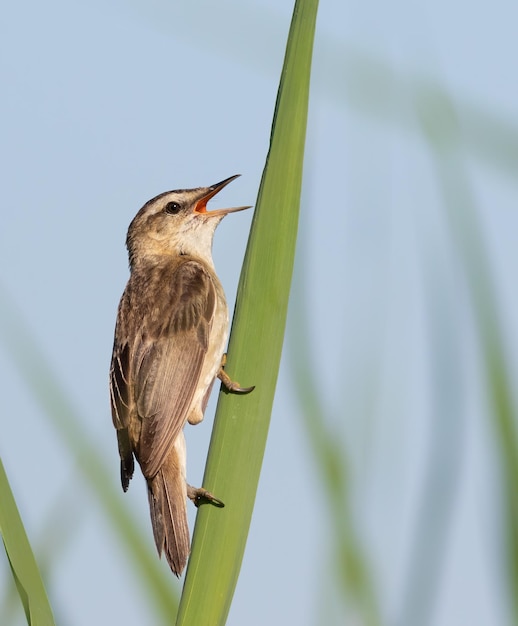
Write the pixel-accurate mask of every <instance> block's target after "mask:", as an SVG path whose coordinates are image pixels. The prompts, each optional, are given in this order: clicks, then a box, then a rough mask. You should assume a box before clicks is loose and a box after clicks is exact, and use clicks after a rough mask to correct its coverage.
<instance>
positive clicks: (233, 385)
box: [218, 354, 255, 393]
mask: <svg viewBox="0 0 518 626" xmlns="http://www.w3.org/2000/svg"><path fill="white" fill-rule="evenodd" d="M226 362H227V355H226V354H224V355H223V356H222V357H221V366H220V368H219V372H218V378H219V379H220V380H221V382H222V383H223V384H224V385H225V387H226V388H227V389H228V390H229V391H233V392H234V393H250V392H251V391H253V390H254V389H255V385H253V386H252V387H241V386H240V385H239V383H238V382H236V381H235V380H232V379H231V378H230V376H229V375H228V374H227V373H226V372H225V370H224V369H223V368H224V367H225V363H226Z"/></svg>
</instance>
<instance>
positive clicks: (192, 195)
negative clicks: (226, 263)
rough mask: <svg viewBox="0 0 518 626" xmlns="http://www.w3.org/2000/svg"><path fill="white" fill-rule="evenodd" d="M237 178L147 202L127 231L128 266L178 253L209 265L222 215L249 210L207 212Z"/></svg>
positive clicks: (172, 192) (171, 193)
mask: <svg viewBox="0 0 518 626" xmlns="http://www.w3.org/2000/svg"><path fill="white" fill-rule="evenodd" d="M237 177H238V175H236V176H231V177H230V178H226V179H225V180H222V181H221V182H220V183H217V184H215V185H211V186H210V187H198V188H196V189H177V190H176V191H166V192H165V193H161V194H160V195H158V196H156V197H155V198H153V199H152V200H149V202H146V204H145V205H144V206H143V207H142V208H141V209H140V211H139V212H138V213H137V215H136V216H135V217H134V219H133V221H132V222H131V224H130V227H129V229H128V236H127V238H126V245H127V247H128V252H129V259H130V266H131V267H132V268H133V267H134V266H135V265H137V264H138V263H141V262H146V260H155V261H156V259H158V258H160V257H167V256H176V255H181V254H188V255H191V256H195V257H199V258H201V259H204V260H206V261H208V262H210V263H212V239H213V236H214V231H215V230H216V226H217V225H218V224H219V223H220V222H221V220H222V219H223V218H224V217H225V215H228V214H229V213H235V212H236V211H243V210H244V209H248V208H250V207H248V206H240V207H233V208H229V209H215V210H212V211H207V203H208V201H209V200H210V199H211V198H213V197H214V196H215V195H216V194H217V193H218V192H219V191H221V190H222V189H223V187H226V185H228V184H229V183H230V182H232V181H233V180H234V179H236V178H237Z"/></svg>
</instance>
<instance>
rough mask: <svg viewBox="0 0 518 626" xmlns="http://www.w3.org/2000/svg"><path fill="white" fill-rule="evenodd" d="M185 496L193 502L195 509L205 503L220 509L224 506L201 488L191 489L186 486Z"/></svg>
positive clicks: (189, 486)
mask: <svg viewBox="0 0 518 626" xmlns="http://www.w3.org/2000/svg"><path fill="white" fill-rule="evenodd" d="M187 496H188V497H189V500H192V501H193V502H194V505H195V506H196V507H199V506H200V504H206V503H209V504H213V505H214V506H217V507H219V508H220V509H221V508H223V507H224V506H225V504H224V503H223V502H222V501H221V500H218V498H216V497H214V496H213V495H212V494H211V493H210V491H207V490H206V489H204V488H203V487H192V486H191V485H187Z"/></svg>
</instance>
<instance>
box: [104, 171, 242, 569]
mask: <svg viewBox="0 0 518 626" xmlns="http://www.w3.org/2000/svg"><path fill="white" fill-rule="evenodd" d="M235 178H237V176H231V177H230V178H227V179H225V180H223V181H222V182H220V183H217V184H216V185H212V186H211V187H200V188H197V189H180V190H176V191H167V192H165V193H162V194H160V195H158V196H156V197H155V198H153V199H152V200H150V201H149V202H147V203H146V204H145V205H144V206H143V207H142V208H141V209H140V211H139V212H138V213H137V215H136V216H135V218H134V219H133V221H132V222H131V224H130V227H129V229H128V235H127V239H126V246H127V248H128V253H129V265H130V278H129V281H128V284H127V285H126V289H125V290H124V293H123V295H122V298H121V301H120V304H119V309H118V315H117V323H116V327H115V339H114V345H113V356H112V362H111V368H110V396H111V409H112V417H113V424H114V426H115V428H116V430H117V441H118V446H119V455H120V459H121V461H120V467H121V482H122V488H123V489H124V491H126V490H127V489H128V486H129V482H130V480H131V478H132V476H133V470H134V458H136V459H137V461H138V462H139V464H140V468H141V470H142V473H143V474H144V476H145V478H146V482H147V490H148V498H149V507H150V512H151V522H152V526H153V534H154V537H155V542H156V547H157V549H158V554H159V555H161V554H162V552H164V553H165V556H166V558H167V561H168V563H169V565H170V567H171V570H172V571H173V573H174V574H176V575H177V576H179V575H180V574H181V572H182V571H183V569H184V567H185V564H186V562H187V558H188V556H189V551H190V539H189V528H188V524H187V509H186V502H187V497H189V498H190V499H191V500H193V502H194V503H195V504H196V505H198V504H199V503H200V502H201V501H203V500H205V501H207V500H208V501H211V502H213V503H214V504H217V505H218V504H219V505H222V503H221V502H220V501H219V500H218V499H217V498H215V497H214V496H213V495H212V494H210V493H209V492H208V491H206V490H205V489H203V488H194V487H191V486H190V485H188V484H187V483H186V469H185V463H186V447H185V438H184V434H183V427H184V425H185V423H186V422H189V423H190V424H198V423H199V422H200V421H201V420H202V419H203V414H204V411H205V408H206V406H207V401H208V398H209V395H210V391H211V388H212V385H213V383H214V380H215V378H216V377H219V378H220V379H221V380H222V382H223V384H224V385H225V386H226V387H227V388H228V389H229V390H230V391H233V392H241V393H247V392H249V391H251V390H252V389H253V387H250V388H246V389H243V388H241V387H240V386H239V384H238V383H235V382H233V381H232V380H231V379H230V378H229V377H228V375H227V374H226V373H225V371H224V370H223V364H224V357H225V355H224V351H225V346H226V342H227V337H228V325H229V315H228V307H227V302H226V299H225V294H224V292H223V287H222V286H221V283H220V281H219V279H218V277H217V275H216V271H215V269H214V262H213V260H212V240H213V237H214V231H215V229H216V227H217V225H218V224H219V223H220V221H221V220H222V219H223V217H225V215H228V214H229V213H234V212H236V211H242V210H244V209H247V208H250V207H246V206H241V207H235V208H230V209H219V210H213V211H207V202H208V201H209V200H210V199H211V198H212V197H213V196H215V195H216V194H217V193H218V192H219V191H221V190H222V189H223V187H225V186H226V185H228V183H230V182H231V181H233V180H234V179H235Z"/></svg>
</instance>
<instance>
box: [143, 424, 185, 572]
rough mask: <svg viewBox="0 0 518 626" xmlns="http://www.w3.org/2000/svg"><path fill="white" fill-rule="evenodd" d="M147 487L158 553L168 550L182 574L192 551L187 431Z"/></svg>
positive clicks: (171, 561)
mask: <svg viewBox="0 0 518 626" xmlns="http://www.w3.org/2000/svg"><path fill="white" fill-rule="evenodd" d="M147 490H148V498H149V508H150V512H151V523H152V525H153V534H154V535H155V543H156V547H157V550H158V554H159V555H161V554H162V552H164V553H165V556H166V559H167V562H168V563H169V566H170V568H171V570H172V571H173V573H174V574H176V576H180V574H181V573H182V571H183V569H184V567H185V564H186V562H187V558H188V556H189V552H190V539H189V526H188V524H187V486H186V483H185V443H184V438H183V433H181V434H180V436H179V437H178V439H177V441H175V444H174V446H173V447H172V448H171V451H170V452H169V454H168V456H167V457H166V459H165V460H164V463H163V464H162V467H161V468H160V470H159V471H158V473H157V474H156V475H155V476H154V477H153V478H151V479H148V481H147Z"/></svg>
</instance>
